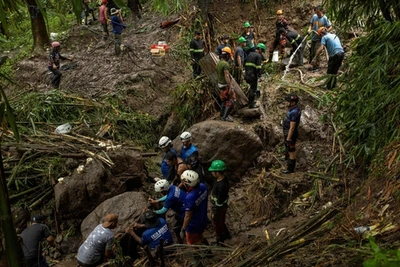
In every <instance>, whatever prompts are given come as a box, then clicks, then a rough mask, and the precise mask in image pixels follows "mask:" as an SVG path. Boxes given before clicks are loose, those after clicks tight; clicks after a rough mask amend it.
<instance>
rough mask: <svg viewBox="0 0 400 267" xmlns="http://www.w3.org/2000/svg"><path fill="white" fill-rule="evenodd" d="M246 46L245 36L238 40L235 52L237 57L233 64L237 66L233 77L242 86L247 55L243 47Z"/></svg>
mask: <svg viewBox="0 0 400 267" xmlns="http://www.w3.org/2000/svg"><path fill="white" fill-rule="evenodd" d="M245 44H246V39H245V38H244V37H243V36H240V37H239V39H238V46H237V47H236V50H235V56H234V59H233V62H234V64H235V69H234V74H233V77H234V78H235V80H236V82H237V83H238V84H239V85H240V84H241V83H242V75H243V66H244V59H245V57H244V56H245V53H244V50H243V47H244V46H245Z"/></svg>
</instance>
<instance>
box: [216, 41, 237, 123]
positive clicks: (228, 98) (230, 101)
mask: <svg viewBox="0 0 400 267" xmlns="http://www.w3.org/2000/svg"><path fill="white" fill-rule="evenodd" d="M226 49H227V47H225V48H224V49H223V50H224V51H223V52H222V54H221V60H220V61H219V62H218V64H217V77H218V89H219V91H220V99H221V104H220V107H221V110H220V118H221V120H223V121H229V122H233V119H232V118H231V116H229V114H230V113H231V111H232V109H233V106H234V104H235V101H236V94H235V92H234V91H233V90H232V89H231V88H232V81H231V75H230V73H229V67H230V66H229V63H228V60H229V59H230V54H229V53H228V52H226ZM229 50H230V49H229Z"/></svg>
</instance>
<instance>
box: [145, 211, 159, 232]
mask: <svg viewBox="0 0 400 267" xmlns="http://www.w3.org/2000/svg"><path fill="white" fill-rule="evenodd" d="M143 218H144V225H145V226H146V228H154V227H156V226H157V225H158V224H159V223H160V220H159V219H158V217H157V214H155V213H154V211H151V210H149V211H146V212H145V213H144V214H143Z"/></svg>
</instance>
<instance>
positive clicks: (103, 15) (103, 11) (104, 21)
mask: <svg viewBox="0 0 400 267" xmlns="http://www.w3.org/2000/svg"><path fill="white" fill-rule="evenodd" d="M99 20H100V23H101V27H102V29H103V40H104V41H106V40H107V39H108V36H109V34H108V11H107V0H101V6H100V7H99Z"/></svg>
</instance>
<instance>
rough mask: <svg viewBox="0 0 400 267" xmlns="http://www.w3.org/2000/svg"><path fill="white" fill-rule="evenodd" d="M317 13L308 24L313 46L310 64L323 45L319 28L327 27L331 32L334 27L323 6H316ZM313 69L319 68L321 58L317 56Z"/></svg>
mask: <svg viewBox="0 0 400 267" xmlns="http://www.w3.org/2000/svg"><path fill="white" fill-rule="evenodd" d="M314 11H315V14H314V15H313V16H312V17H311V20H310V25H309V26H308V32H309V33H310V32H311V31H312V39H311V47H310V64H311V61H312V60H313V59H314V57H315V54H316V51H317V50H318V49H319V47H320V46H321V39H320V38H319V36H318V29H319V28H321V27H326V30H327V31H328V32H329V31H330V30H331V29H332V25H331V22H330V21H329V19H328V18H327V17H326V16H325V15H324V13H323V10H322V7H321V6H316V7H315V8H314ZM312 69H313V70H318V69H319V58H318V57H317V59H316V62H315V64H314V65H313V68H312Z"/></svg>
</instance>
